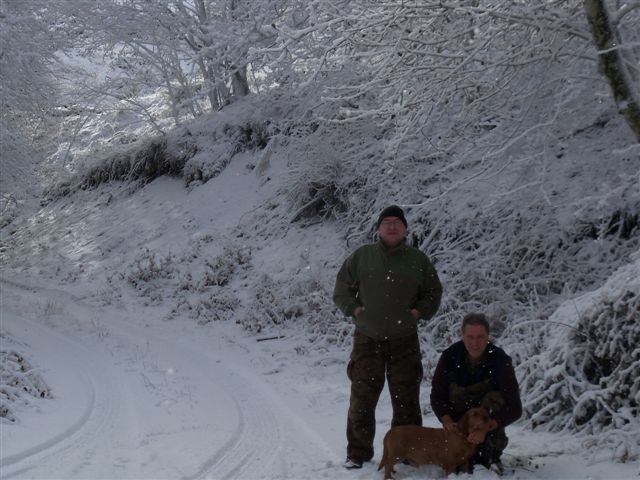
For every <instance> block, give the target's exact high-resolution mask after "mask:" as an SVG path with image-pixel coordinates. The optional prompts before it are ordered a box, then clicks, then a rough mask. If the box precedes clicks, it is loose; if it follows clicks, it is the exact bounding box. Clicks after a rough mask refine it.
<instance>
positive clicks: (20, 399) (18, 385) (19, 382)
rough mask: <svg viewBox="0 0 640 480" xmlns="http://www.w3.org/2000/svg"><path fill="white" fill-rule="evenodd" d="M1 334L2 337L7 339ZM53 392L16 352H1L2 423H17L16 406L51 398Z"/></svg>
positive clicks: (0, 393)
mask: <svg viewBox="0 0 640 480" xmlns="http://www.w3.org/2000/svg"><path fill="white" fill-rule="evenodd" d="M5 335H6V334H5V333H4V332H0V337H2V338H3V340H4V337H5ZM3 343H4V342H3ZM49 397H51V392H50V389H49V387H48V386H47V384H46V383H45V381H44V379H43V378H42V376H41V375H40V373H39V372H38V371H37V370H36V369H34V368H33V367H32V366H31V365H30V364H29V362H28V361H27V360H26V359H25V358H24V356H23V355H22V354H20V353H18V352H16V351H14V350H5V349H4V348H3V349H2V350H0V421H2V422H16V421H17V420H18V419H17V418H16V415H15V412H14V406H15V405H16V404H18V405H29V404H30V403H31V401H32V399H34V398H49Z"/></svg>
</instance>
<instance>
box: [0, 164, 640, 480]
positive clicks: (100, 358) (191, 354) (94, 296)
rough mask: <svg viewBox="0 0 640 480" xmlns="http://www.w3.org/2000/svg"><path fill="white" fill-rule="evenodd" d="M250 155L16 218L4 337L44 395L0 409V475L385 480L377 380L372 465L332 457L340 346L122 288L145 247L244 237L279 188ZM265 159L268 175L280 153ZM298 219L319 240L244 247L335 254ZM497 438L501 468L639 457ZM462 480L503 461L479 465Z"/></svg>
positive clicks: (536, 436) (193, 250)
mask: <svg viewBox="0 0 640 480" xmlns="http://www.w3.org/2000/svg"><path fill="white" fill-rule="evenodd" d="M249 161H250V159H249V158H248V157H247V158H242V159H238V160H234V162H233V163H232V164H231V165H230V166H229V167H228V168H227V169H226V170H225V171H224V172H223V174H222V175H220V176H219V177H217V178H215V179H213V180H211V181H210V182H208V183H207V184H205V185H203V186H201V187H198V188H195V189H190V190H189V189H185V188H184V187H183V185H182V183H181V181H180V180H176V179H167V178H161V179H158V180H156V181H154V182H152V183H151V184H149V185H147V186H145V187H144V188H142V189H141V190H138V191H136V192H135V193H133V194H128V193H125V192H124V190H126V189H121V190H118V188H117V187H116V188H114V187H105V188H104V189H102V190H100V189H98V190H97V191H91V192H79V193H78V194H77V195H76V196H75V197H73V198H67V199H63V200H61V201H59V202H57V203H53V204H51V205H49V206H47V207H45V208H44V209H42V210H41V211H39V212H38V213H36V214H34V215H33V216H32V217H29V218H25V219H24V221H23V223H21V224H18V226H17V227H12V228H15V231H14V232H13V233H12V236H14V237H15V238H14V239H13V243H12V256H11V258H9V259H7V261H6V263H5V265H3V273H2V281H1V283H0V288H1V289H2V295H1V303H0V315H1V319H0V320H1V329H2V337H1V339H2V349H3V350H7V351H15V352H19V353H21V354H22V355H24V356H25V357H26V358H28V359H29V362H30V364H31V365H32V367H33V368H34V369H35V371H36V373H38V374H40V375H41V377H42V378H43V379H44V380H45V381H46V383H47V385H48V387H49V389H50V398H44V399H31V400H29V401H28V402H26V403H23V404H20V403H18V404H16V405H14V408H15V412H14V413H15V416H16V417H17V419H18V420H17V421H16V422H15V423H10V422H8V421H3V422H2V423H0V428H1V439H0V440H1V444H0V447H1V452H0V469H1V470H0V477H1V478H2V479H10V478H39V479H52V478H81V479H98V478H100V479H134V478H135V479H143V478H148V479H152V478H153V479H200V478H211V479H240V480H242V479H247V480H250V479H321V478H332V479H365V478H366V479H371V478H380V479H382V472H378V471H377V463H375V462H376V461H379V458H380V454H381V442H382V436H383V434H384V432H385V431H386V430H387V429H388V428H389V424H390V418H391V407H390V402H389V399H388V393H387V392H386V391H385V392H383V395H382V398H381V402H380V404H379V407H378V435H377V438H376V445H375V448H376V456H375V457H374V462H371V463H369V464H367V465H365V468H363V469H362V470H360V471H347V470H345V469H343V468H342V466H341V462H342V461H343V459H344V453H345V447H346V439H345V418H346V412H347V405H348V399H349V383H348V380H347V377H346V374H345V366H346V363H347V358H348V353H349V352H348V348H345V347H344V346H340V345H339V344H327V345H326V346H325V347H324V348H320V349H306V348H305V345H306V337H305V332H303V331H301V330H300V329H296V328H287V329H281V330H278V329H277V328H276V329H274V330H272V331H269V332H266V333H265V332H263V333H261V334H256V333H254V334H249V333H247V332H246V331H243V330H242V329H241V328H240V327H239V326H238V325H237V324H236V322H237V321H239V318H229V319H227V320H226V321H213V322H209V323H204V322H200V323H198V322H196V321H195V320H194V319H193V318H191V317H189V315H187V314H186V313H185V308H184V303H183V304H180V303H179V302H178V300H177V299H176V298H175V296H176V291H175V290H169V289H165V290H161V291H158V292H155V294H154V292H153V291H151V292H149V291H147V292H146V293H144V294H140V295H138V294H136V291H135V290H134V289H133V288H131V287H130V286H129V288H125V287H123V286H122V285H123V284H125V285H126V284H127V282H126V278H127V276H128V275H129V276H130V275H132V272H135V265H136V258H138V259H140V256H141V255H142V256H143V257H144V252H145V251H148V250H149V251H152V252H156V253H157V254H158V255H159V256H162V255H167V256H166V257H164V258H171V259H172V260H171V261H172V262H173V264H174V265H175V266H180V265H182V266H184V265H186V266H187V267H188V266H190V265H191V263H189V262H191V261H192V259H193V258H194V256H196V257H197V256H199V255H205V254H203V252H206V255H209V256H211V255H213V254H214V253H215V252H216V251H218V252H221V251H222V250H223V248H224V247H225V246H228V245H229V244H234V243H236V244H238V243H241V242H242V240H241V239H239V238H238V237H233V236H232V235H231V231H232V228H233V227H234V226H236V225H237V224H238V223H239V222H240V221H242V219H246V218H247V217H248V216H251V215H253V212H254V211H255V210H256V208H257V207H258V206H260V205H262V204H263V203H264V202H265V201H266V200H267V199H268V198H270V196H272V195H273V193H274V189H275V188H276V182H274V181H265V179H264V178H260V176H259V175H256V173H255V172H253V171H252V170H251V169H250V168H247V166H248V163H249ZM270 168H271V171H270V172H269V173H270V176H271V178H277V177H278V175H279V171H278V168H279V166H278V164H277V162H274V163H273V165H272V166H271V167H270ZM256 228H257V227H256ZM311 231H312V232H313V230H312V229H311ZM299 234H300V233H299V232H298V233H296V232H292V234H291V235H292V239H291V240H290V242H291V243H290V244H291V245H293V244H296V245H299V244H304V245H306V248H307V250H308V249H311V250H312V252H313V253H308V252H307V253H304V252H305V250H303V251H302V253H301V251H299V250H296V249H289V250H288V249H287V248H285V247H286V242H285V243H284V244H283V245H282V246H279V245H280V244H269V243H268V242H265V244H264V245H262V246H261V248H260V250H261V251H260V252H258V253H255V252H254V257H253V261H254V262H256V263H257V264H258V265H260V264H262V265H263V267H264V268H269V269H270V270H271V271H272V272H278V271H285V273H286V271H289V270H291V269H300V268H302V269H309V270H311V271H312V273H313V270H314V269H315V268H317V262H316V260H317V258H322V257H323V256H326V255H327V254H328V253H330V254H332V255H334V256H335V255H336V254H337V255H338V256H340V257H342V256H343V254H344V253H345V252H338V253H336V252H335V251H333V252H327V251H325V250H323V249H327V248H329V246H330V245H335V244H337V242H335V241H333V239H332V237H331V236H332V235H333V234H332V233H331V231H330V229H328V228H325V229H324V230H323V231H322V235H323V236H317V232H316V233H314V234H309V236H308V237H306V238H304V239H300V238H296V237H293V236H294V235H299ZM314 235H316V236H315V238H314ZM205 247H206V248H205ZM5 258H7V257H5ZM145 258H146V257H145ZM305 261H306V262H308V265H306V266H305V264H304V262H305ZM139 264H140V262H138V265H139ZM195 265H196V263H193V266H194V269H195ZM176 268H177V267H176ZM178 270H179V269H178ZM329 273H330V274H332V275H333V274H334V273H333V272H329ZM118 275H120V276H119V277H117V276H118ZM140 275H141V274H140V272H138V276H140ZM194 276H195V270H194ZM116 277H117V278H119V279H120V283H118V282H117V281H115V280H114V278H116ZM134 277H135V275H134ZM136 279H137V280H140V279H139V278H138V277H135V278H134V280H136ZM194 281H195V280H194ZM130 283H131V282H130ZM148 286H150V287H151V288H153V284H152V283H150V284H149V285H148ZM138 293H140V292H138ZM141 298H142V299H143V300H142V301H141ZM176 305H177V307H176ZM180 305H182V307H180ZM172 306H173V307H176V308H173V309H172V308H171V307H172ZM169 310H172V312H173V313H172V314H171V315H168V314H167V313H168V311H169ZM238 311H239V312H241V313H238V315H243V314H246V311H245V312H244V313H242V312H243V310H242V309H239V310H238ZM202 323H204V324H202ZM428 393H429V387H428V385H426V384H425V385H423V391H422V402H423V404H424V410H425V424H426V425H430V426H436V425H437V421H436V419H435V418H434V417H433V415H432V414H430V410H429V408H428ZM508 435H509V437H510V439H511V440H510V445H509V446H508V448H507V450H506V452H505V455H504V463H505V466H506V474H505V475H504V477H503V478H513V479H548V478H554V479H587V478H589V479H594V480H595V479H633V478H638V477H639V476H640V466H639V465H638V463H637V462H635V463H634V462H628V463H626V464H620V463H615V462H612V461H610V460H609V457H608V456H607V455H603V456H598V455H596V456H594V455H593V454H592V453H590V454H586V453H585V449H584V447H583V446H582V445H581V444H580V440H578V439H575V438H572V437H571V436H569V435H564V436H560V435H552V434H548V433H539V432H532V431H530V430H526V429H524V428H522V427H520V426H518V425H517V424H516V425H514V426H512V427H509V429H508ZM397 471H398V473H397V475H396V478H398V479H407V480H410V479H424V478H443V477H444V473H443V472H442V471H441V470H440V469H439V468H437V467H422V468H420V469H418V470H416V469H414V468H412V467H409V466H404V465H400V466H398V467H397ZM460 478H474V479H491V478H498V476H497V474H496V473H494V472H492V471H487V470H485V469H484V468H482V467H479V468H477V469H476V471H475V472H474V473H473V474H472V475H461V476H460Z"/></svg>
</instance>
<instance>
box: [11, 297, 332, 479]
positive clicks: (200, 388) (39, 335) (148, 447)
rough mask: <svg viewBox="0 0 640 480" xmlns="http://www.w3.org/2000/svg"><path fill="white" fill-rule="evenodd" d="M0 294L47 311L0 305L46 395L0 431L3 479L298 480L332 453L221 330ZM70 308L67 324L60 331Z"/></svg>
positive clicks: (49, 299)
mask: <svg viewBox="0 0 640 480" xmlns="http://www.w3.org/2000/svg"><path fill="white" fill-rule="evenodd" d="M4 289H5V296H11V297H13V298H12V300H13V302H9V303H13V304H14V306H15V304H16V303H17V304H18V305H31V306H32V309H33V310H34V311H33V312H32V313H37V310H38V305H40V306H41V305H44V306H45V309H46V308H48V309H49V312H48V317H47V318H46V319H45V321H44V322H43V321H42V320H33V319H32V318H30V315H25V314H24V312H21V313H18V312H17V311H16V310H17V309H16V308H14V307H9V306H3V311H2V323H3V328H4V329H6V330H7V331H8V332H9V333H10V334H11V335H12V336H14V337H17V338H20V339H21V340H22V341H24V342H25V343H27V344H28V346H29V348H30V349H31V350H32V351H33V352H37V356H36V357H35V359H36V361H37V363H38V364H39V365H41V366H44V368H43V372H42V373H43V375H44V376H45V378H47V381H48V382H49V383H50V387H51V389H52V391H53V397H54V398H53V400H52V401H46V402H40V403H44V404H45V405H46V406H45V407H43V408H39V410H40V411H33V412H27V413H28V414H27V415H25V414H24V413H23V414H21V424H20V425H17V426H10V427H9V426H7V427H4V426H3V433H2V446H3V449H2V450H3V452H2V460H1V461H2V477H3V478H7V479H8V478H14V477H20V478H25V477H28V478H185V479H198V478H221V479H223V478H297V477H298V473H297V469H298V468H299V465H296V462H298V463H299V462H303V463H305V464H307V463H308V462H309V459H314V458H315V459H318V460H316V461H317V463H318V464H317V468H318V469H322V468H324V466H325V464H326V459H327V458H331V457H333V456H337V455H338V451H336V450H334V449H332V448H331V447H330V446H329V445H328V444H327V443H326V442H325V441H324V440H323V439H322V438H321V437H320V436H319V435H317V434H316V433H315V432H314V430H313V429H312V428H310V427H309V426H308V425H307V424H306V423H305V422H304V421H303V420H302V419H301V418H300V417H299V416H298V415H297V414H296V413H294V412H292V411H291V410H290V409H288V408H287V407H286V402H284V401H283V399H282V398H279V397H278V395H277V394H276V393H274V391H273V390H272V389H271V388H270V387H269V386H268V385H267V384H266V383H265V382H264V380H263V379H262V378H260V377H259V375H256V373H254V372H253V371H252V370H251V368H250V367H249V362H248V359H249V357H248V355H247V352H246V351H245V350H243V349H242V348H241V347H240V346H238V345H237V344H236V345H235V346H234V344H233V343H232V342H229V340H228V339H227V337H226V335H225V334H220V330H222V329H224V328H226V327H225V326H220V329H216V331H215V332H214V331H213V330H212V329H204V328H203V329H201V330H200V332H196V334H195V335H194V334H193V332H192V333H191V334H187V332H185V331H183V329H181V328H180V325H178V324H176V323H173V322H165V323H163V324H161V325H158V324H157V323H155V324H154V325H153V328H152V327H149V326H147V327H145V326H144V325H145V322H144V321H140V319H139V318H138V319H136V320H135V321H133V320H132V319H131V317H127V316H125V315H122V316H118V315H115V314H113V313H112V314H110V316H109V317H108V318H105V317H104V316H101V320H100V322H99V323H98V322H97V321H96V314H97V312H95V311H92V310H91V309H90V308H87V307H83V306H82V305H81V304H80V303H78V301H77V300H76V299H73V298H71V297H70V296H68V295H65V294H64V293H63V292H56V291H52V290H49V291H39V292H33V291H31V292H30V291H28V290H25V289H20V288H16V287H14V286H11V285H4ZM7 290H9V292H8V294H7ZM52 305H57V306H58V309H57V311H55V312H51V310H55V309H54V308H53V307H52ZM60 305H64V307H59V306H60ZM34 306H35V307H34ZM47 306H48V307H47ZM69 315H73V316H74V321H73V322H72V324H74V325H75V326H76V330H75V331H73V332H71V331H64V332H60V331H59V330H60V328H63V327H62V326H61V325H63V323H62V322H56V319H62V318H64V317H68V316H69ZM41 316H42V315H41ZM67 320H68V318H67ZM45 409H46V410H45ZM43 423H44V424H43ZM35 430H37V431H39V432H41V433H39V434H38V435H36V436H34V434H33V431H35ZM312 468H313V466H312V465H309V464H307V465H305V470H306V471H308V472H311V469H312ZM312 476H313V475H312Z"/></svg>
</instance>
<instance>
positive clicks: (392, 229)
mask: <svg viewBox="0 0 640 480" xmlns="http://www.w3.org/2000/svg"><path fill="white" fill-rule="evenodd" d="M378 235H379V236H380V239H381V240H382V241H383V242H384V244H385V245H387V246H389V247H395V246H396V245H400V243H402V241H403V240H404V237H405V236H406V235H407V227H405V226H404V223H402V220H400V219H399V218H398V217H387V218H385V219H384V220H382V222H381V223H380V227H378Z"/></svg>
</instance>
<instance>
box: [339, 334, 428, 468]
mask: <svg viewBox="0 0 640 480" xmlns="http://www.w3.org/2000/svg"><path fill="white" fill-rule="evenodd" d="M347 375H348V377H349V379H350V380H351V399H350V403H349V413H348V416H347V456H348V457H349V458H352V459H358V460H362V461H368V460H371V458H373V453H374V452H373V439H374V437H375V433H376V416H375V411H376V405H377V404H378V399H379V398H380V393H381V392H382V389H383V388H384V382H385V378H386V379H387V382H388V388H389V393H390V395H391V406H392V408H393V419H392V422H391V425H392V426H396V425H422V412H421V409H420V382H421V381H422V355H421V353H420V342H419V340H418V335H417V334H414V335H410V336H408V337H404V338H399V339H393V340H374V339H372V338H370V337H367V336H366V335H363V334H361V333H359V332H356V333H355V334H354V337H353V350H352V351H351V358H350V360H349V365H348V366H347Z"/></svg>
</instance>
